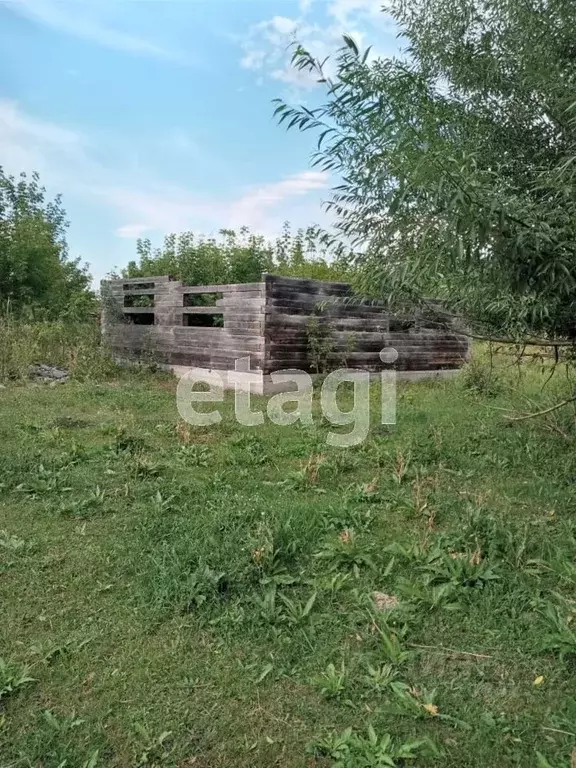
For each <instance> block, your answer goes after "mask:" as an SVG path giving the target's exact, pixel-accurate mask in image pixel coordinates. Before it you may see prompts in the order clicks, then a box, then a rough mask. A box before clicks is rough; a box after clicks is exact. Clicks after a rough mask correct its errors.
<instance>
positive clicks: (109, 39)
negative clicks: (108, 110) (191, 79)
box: [7, 0, 180, 59]
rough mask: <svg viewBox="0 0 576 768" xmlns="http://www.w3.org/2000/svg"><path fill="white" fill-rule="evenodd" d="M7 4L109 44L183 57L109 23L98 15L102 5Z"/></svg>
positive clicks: (27, 0)
mask: <svg viewBox="0 0 576 768" xmlns="http://www.w3.org/2000/svg"><path fill="white" fill-rule="evenodd" d="M7 7H8V8H10V9H11V10H12V11H15V12H16V13H19V14H20V15H22V16H25V17H26V18H28V19H30V20H31V21H33V22H35V23H37V24H43V25H45V26H48V27H51V28H52V29H56V30H58V31H59V32H63V33H65V34H68V35H72V36H74V37H79V38H82V39H84V40H89V41H91V42H93V43H97V44H98V45H101V46H104V47H105V48H112V49H114V50H117V51H124V52H126V53H131V54H135V55H141V56H150V57H153V58H159V59H180V55H179V54H178V53H176V52H174V51H173V50H170V49H168V48H165V47H163V46H161V45H158V44H156V43H154V42H151V41H149V40H146V39H144V38H142V37H139V36H138V35H134V34H132V33H130V32H124V31H121V30H118V29H115V28H113V27H112V26H110V25H108V24H107V23H106V22H105V21H104V20H103V19H101V18H100V17H99V15H98V10H100V11H101V10H102V8H103V6H102V5H98V4H94V3H86V2H70V0H68V1H67V2H62V1H61V0H10V2H8V3H7Z"/></svg>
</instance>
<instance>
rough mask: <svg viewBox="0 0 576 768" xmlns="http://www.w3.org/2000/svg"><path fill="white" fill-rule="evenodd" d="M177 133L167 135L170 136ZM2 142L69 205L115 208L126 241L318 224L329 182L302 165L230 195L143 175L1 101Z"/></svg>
mask: <svg viewBox="0 0 576 768" xmlns="http://www.w3.org/2000/svg"><path fill="white" fill-rule="evenodd" d="M177 138H178V136H177ZM173 139H174V137H173V136H170V135H169V136H168V137H167V140H168V142H171V141H172V140H173ZM0 146H2V148H3V155H4V157H5V158H6V159H7V162H5V163H3V164H4V166H5V168H6V170H7V171H8V172H11V173H19V172H20V171H27V172H31V171H33V170H37V171H39V173H40V176H41V181H42V182H43V183H46V184H47V185H48V186H49V188H50V189H56V190H58V191H60V192H62V193H63V194H64V204H65V205H66V202H67V200H70V199H73V200H74V201H75V203H77V202H78V201H79V200H81V201H84V202H85V203H87V205H88V206H89V207H94V210H95V212H98V211H106V212H108V214H110V213H111V214H112V215H113V216H114V218H115V219H116V220H117V222H118V223H117V226H116V229H115V233H116V235H117V236H118V237H120V238H124V239H135V238H137V237H140V236H142V235H144V234H149V233H160V234H165V233H169V232H178V231H183V230H190V229H193V230H196V231H204V232H206V231H217V230H218V229H220V228H222V227H239V226H243V225H246V226H249V227H252V228H254V229H257V230H260V231H262V232H267V233H270V232H273V231H279V230H280V227H281V224H282V222H283V221H284V219H286V218H296V219H297V223H302V224H305V223H308V224H311V223H313V218H314V217H313V216H312V217H311V215H310V211H311V210H314V209H315V210H316V212H317V214H320V200H319V199H318V195H319V193H320V191H321V190H322V189H324V188H325V187H326V186H327V184H328V175H327V174H326V173H322V172H318V171H303V172H301V173H297V174H294V175H291V176H288V177H287V178H284V179H281V180H279V181H273V182H269V183H265V184H260V185H255V186H253V187H250V188H248V189H244V190H238V191H236V192H235V193H234V192H233V193H232V194H230V195H227V196H221V197H212V196H206V195H203V194H202V193H198V194H195V193H194V192H193V191H192V190H190V189H187V188H186V187H183V186H182V185H179V184H170V183H167V182H166V181H164V180H163V179H158V178H157V177H155V176H153V175H151V174H150V173H146V172H143V173H142V174H141V176H140V177H138V178H136V177H134V176H133V175H131V171H130V169H128V167H123V166H117V165H115V166H114V167H107V166H105V165H103V164H102V163H100V162H98V161H97V160H96V159H95V158H96V152H95V150H96V149H98V146H97V145H96V143H94V144H93V143H92V142H90V141H89V140H88V139H87V138H86V137H85V136H83V135H82V134H81V133H80V132H78V131H74V130H71V129H69V128H66V127H62V126H59V125H56V124H54V123H51V122H48V121H44V120H41V119H38V118H36V117H34V116H32V115H29V114H28V113H26V112H24V111H23V110H22V109H21V108H20V107H19V106H18V104H16V103H15V102H11V101H5V100H2V99H0ZM184 149H185V150H187V149H188V146H187V145H186V146H185V147H184ZM127 178H130V179H131V181H130V183H126V181H125V180H126V179H127ZM294 214H296V215H295V216H294Z"/></svg>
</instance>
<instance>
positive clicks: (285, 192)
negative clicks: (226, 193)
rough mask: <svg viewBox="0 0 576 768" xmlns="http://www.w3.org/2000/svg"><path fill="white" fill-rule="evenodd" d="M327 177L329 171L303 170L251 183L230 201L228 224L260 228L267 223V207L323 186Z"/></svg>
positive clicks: (326, 184) (272, 207) (271, 207)
mask: <svg viewBox="0 0 576 768" xmlns="http://www.w3.org/2000/svg"><path fill="white" fill-rule="evenodd" d="M328 181H329V174H328V173H325V172H324V171H302V172H301V173H297V174H294V175H293V176H289V177H288V178H286V179H283V180H281V181H276V182H272V183H270V184H263V185H261V186H258V187H254V188H253V189H251V190H249V191H247V192H246V193H245V194H244V195H243V196H242V197H241V198H240V199H239V200H237V201H235V202H233V203H232V205H231V206H230V209H229V213H228V226H230V227H232V228H234V227H241V226H243V225H245V226H248V227H251V228H254V229H259V228H262V227H264V226H266V223H267V222H266V219H267V218H268V216H269V212H270V209H275V208H277V207H278V205H279V204H280V203H285V202H287V201H290V200H293V199H294V198H299V197H302V196H304V195H308V194H309V193H311V192H315V191H318V190H321V189H325V188H326V187H327V186H328ZM284 218H285V217H284Z"/></svg>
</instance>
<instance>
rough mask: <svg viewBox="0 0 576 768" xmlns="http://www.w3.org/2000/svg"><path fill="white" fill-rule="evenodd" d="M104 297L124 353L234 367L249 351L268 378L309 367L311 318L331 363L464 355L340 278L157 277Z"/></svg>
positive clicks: (404, 362)
mask: <svg viewBox="0 0 576 768" xmlns="http://www.w3.org/2000/svg"><path fill="white" fill-rule="evenodd" d="M206 294H212V295H213V294H217V295H218V298H217V299H216V301H215V303H214V305H213V306H207V305H203V304H196V300H200V301H201V302H202V301H205V302H207V301H208V297H206ZM102 296H103V306H104V310H103V333H104V336H105V338H106V340H107V342H108V344H109V345H110V346H111V348H112V350H113V353H114V354H115V356H116V357H119V358H123V359H135V358H136V359H137V358H147V359H151V360H155V361H156V362H158V363H161V364H166V365H178V366H195V367H201V368H212V369H217V370H230V369H234V363H235V361H236V359H237V358H240V357H249V358H250V369H251V370H253V371H262V372H263V373H264V374H269V373H272V372H273V371H277V370H281V369H290V368H298V369H301V370H305V371H312V372H314V366H313V360H312V359H311V355H310V344H309V335H310V332H311V331H310V324H311V321H312V318H316V321H314V322H316V323H317V325H318V328H319V329H320V330H319V333H320V334H322V335H325V336H326V338H327V339H329V342H328V344H329V346H330V350H331V351H330V354H329V355H328V369H334V368H340V367H343V366H344V365H346V366H348V367H350V368H363V369H365V370H369V371H379V370H382V369H383V368H390V367H391V366H390V365H389V364H383V363H382V360H381V358H380V352H381V350H382V349H384V348H387V347H390V348H393V349H395V350H397V352H398V359H397V361H396V363H395V364H394V367H395V368H396V369H397V370H398V371H410V372H415V371H421V372H426V371H439V370H451V369H457V368H460V367H461V366H462V365H463V363H464V362H465V360H466V359H467V358H468V356H469V353H470V343H469V339H468V338H467V337H466V336H464V335H463V334H461V333H459V332H458V329H457V328H456V327H454V328H451V329H449V330H447V331H446V330H438V329H437V328H433V327H430V326H429V325H428V326H427V324H426V322H425V321H424V320H418V319H416V318H414V319H411V320H409V321H401V320H399V319H398V318H396V317H394V316H393V315H390V314H389V313H388V312H387V311H386V310H385V309H384V308H383V307H381V306H375V305H373V304H368V303H365V302H361V301H360V300H359V299H355V298H354V296H353V294H352V291H351V288H350V286H349V285H348V284H346V283H336V282H327V281H320V280H304V279H296V278H285V277H277V276H274V275H264V276H263V279H262V281H261V282H258V283H244V284H234V285H206V286H185V285H182V284H181V283H179V282H176V281H173V280H170V278H168V277H166V276H160V277H150V278H131V279H127V280H112V281H104V282H103V283H102ZM190 304H196V305H192V306H190ZM189 322H192V323H194V325H188V323H189ZM197 323H202V325H198V324H197Z"/></svg>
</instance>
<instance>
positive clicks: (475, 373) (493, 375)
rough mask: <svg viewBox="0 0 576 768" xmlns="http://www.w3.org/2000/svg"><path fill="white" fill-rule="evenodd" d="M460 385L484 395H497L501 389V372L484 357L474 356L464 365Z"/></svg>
mask: <svg viewBox="0 0 576 768" xmlns="http://www.w3.org/2000/svg"><path fill="white" fill-rule="evenodd" d="M462 385H463V386H464V387H465V388H466V389H470V390H472V391H473V392H477V393H478V394H481V395H485V396H486V397H497V396H498V395H499V394H501V392H502V390H503V381H502V376H501V374H500V373H499V372H498V371H497V370H496V369H495V368H494V366H493V365H492V364H491V362H490V360H487V359H485V358H484V357H474V358H472V360H470V362H469V363H467V364H466V365H465V366H464V368H463V370H462Z"/></svg>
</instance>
